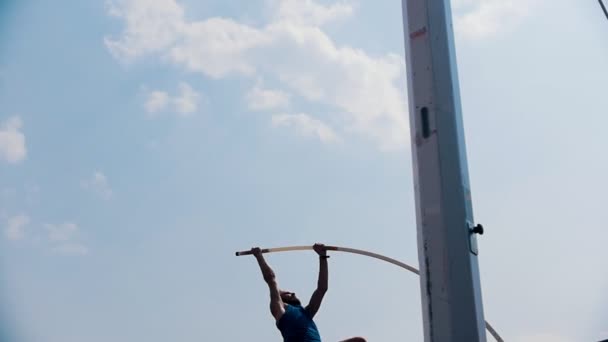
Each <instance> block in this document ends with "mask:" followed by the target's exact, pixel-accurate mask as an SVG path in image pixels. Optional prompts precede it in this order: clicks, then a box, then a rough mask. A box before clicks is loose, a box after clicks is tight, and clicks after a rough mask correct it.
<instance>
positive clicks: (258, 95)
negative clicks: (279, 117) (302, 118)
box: [246, 84, 289, 110]
mask: <svg viewBox="0 0 608 342" xmlns="http://www.w3.org/2000/svg"><path fill="white" fill-rule="evenodd" d="M246 98H247V104H248V106H249V109H251V110H268V109H278V108H286V107H288V106H289V94H288V93H286V92H284V91H282V90H272V89H264V88H262V87H261V86H260V85H259V84H257V85H256V86H255V87H253V88H252V89H251V90H249V92H247V95H246Z"/></svg>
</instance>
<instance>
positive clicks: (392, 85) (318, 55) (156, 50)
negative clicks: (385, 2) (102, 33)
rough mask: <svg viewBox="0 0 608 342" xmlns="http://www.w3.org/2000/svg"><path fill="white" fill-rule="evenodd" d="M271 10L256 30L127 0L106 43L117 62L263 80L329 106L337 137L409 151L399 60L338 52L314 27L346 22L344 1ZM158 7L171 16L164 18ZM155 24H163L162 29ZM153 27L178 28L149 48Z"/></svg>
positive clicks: (168, 2)
mask: <svg viewBox="0 0 608 342" xmlns="http://www.w3.org/2000/svg"><path fill="white" fill-rule="evenodd" d="M271 3H272V4H275V6H274V10H275V15H274V16H272V17H273V18H274V19H273V20H272V21H271V22H269V23H268V24H267V25H265V26H264V27H261V28H258V27H253V26H249V25H246V24H242V23H239V22H236V21H234V20H232V19H226V18H209V19H206V20H200V21H186V20H185V19H184V17H183V15H182V14H179V13H182V12H183V10H181V7H180V6H179V4H177V2H175V1H174V0H156V1H154V4H153V5H148V2H145V1H141V0H131V1H127V0H125V1H122V2H121V3H120V4H119V5H116V8H112V13H111V14H114V15H115V13H119V14H120V15H118V16H119V17H120V18H123V19H124V22H125V25H126V28H125V30H124V31H123V33H122V35H121V36H120V37H119V38H118V39H115V40H111V39H106V41H107V42H111V44H110V45H108V47H109V48H110V50H111V51H112V52H113V54H114V55H115V56H116V57H118V58H119V59H129V60H134V58H135V57H140V56H158V57H159V59H160V60H161V61H168V62H170V63H172V64H174V65H176V66H178V67H181V68H184V69H185V70H188V71H192V72H200V73H202V74H204V75H206V76H208V77H211V78H215V79H219V78H223V77H227V76H228V75H241V76H244V77H256V78H260V77H262V76H261V75H264V76H263V77H266V75H268V77H271V78H274V79H278V80H279V81H280V82H281V84H282V86H284V87H286V88H288V89H289V90H290V91H291V92H293V94H294V96H300V97H302V98H303V99H304V100H307V101H310V102H312V103H315V104H323V105H327V106H329V107H330V110H328V111H327V112H331V113H338V114H337V117H336V118H332V120H331V121H332V122H337V123H339V128H341V129H342V130H345V131H349V132H354V133H357V134H360V135H361V136H363V137H366V138H368V139H371V140H372V141H374V142H375V143H377V144H378V145H379V146H380V147H382V148H392V147H404V146H405V145H407V142H408V141H409V133H408V126H409V121H408V119H407V100H406V96H405V94H406V92H405V87H404V86H405V82H404V76H405V63H404V60H403V58H402V57H400V56H398V55H394V54H386V55H383V56H371V55H369V54H368V53H366V52H365V51H363V50H361V49H355V48H351V47H348V46H338V45H337V44H336V43H335V42H334V41H333V40H332V39H331V38H330V37H329V36H328V35H327V34H326V33H325V32H324V31H323V30H322V29H321V28H320V27H319V25H321V24H323V23H327V22H329V21H331V20H336V19H339V18H344V17H346V16H349V15H350V14H351V13H352V11H353V9H352V7H351V6H349V5H348V4H346V3H345V2H341V3H338V4H336V5H332V6H322V5H319V4H317V3H316V2H313V1H301V0H298V1H296V0H293V1H292V0H283V1H281V2H276V1H271ZM161 4H162V5H161ZM276 4H278V5H276ZM163 8H170V9H172V10H171V11H170V14H169V15H168V16H167V17H163V13H162V10H163ZM176 8H179V9H180V10H179V11H178V10H176ZM178 14H179V15H178ZM132 18H137V20H135V19H132ZM159 18H163V19H162V20H164V21H163V22H162V23H159V21H162V20H161V19H159ZM287 18H291V19H290V20H287ZM148 21H149V23H148ZM148 26H149V27H148ZM158 27H169V28H176V29H172V31H171V32H172V33H173V35H172V38H171V39H163V41H164V43H163V44H160V43H159V44H152V43H149V40H150V39H151V38H150V32H154V31H156V30H157V29H158ZM245 97H246V98H247V96H245Z"/></svg>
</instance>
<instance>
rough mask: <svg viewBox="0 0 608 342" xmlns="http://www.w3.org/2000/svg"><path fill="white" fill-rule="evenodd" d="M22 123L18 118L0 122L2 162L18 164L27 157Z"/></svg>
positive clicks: (0, 156)
mask: <svg viewBox="0 0 608 342" xmlns="http://www.w3.org/2000/svg"><path fill="white" fill-rule="evenodd" d="M21 126H22V122H21V119H20V118H19V117H18V116H14V117H11V118H9V119H8V120H6V121H4V122H0V160H4V161H6V162H8V163H12V164H15V163H18V162H20V161H22V160H24V159H25V157H26V156H27V148H26V146H25V135H24V134H23V133H22V132H21Z"/></svg>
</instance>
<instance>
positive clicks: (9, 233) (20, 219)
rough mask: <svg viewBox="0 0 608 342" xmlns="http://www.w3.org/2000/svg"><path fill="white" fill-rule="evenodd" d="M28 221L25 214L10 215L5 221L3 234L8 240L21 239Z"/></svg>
mask: <svg viewBox="0 0 608 342" xmlns="http://www.w3.org/2000/svg"><path fill="white" fill-rule="evenodd" d="M29 223H30V218H29V217H28V216H27V215H23V214H21V215H17V216H13V217H10V218H9V219H7V221H6V228H5V230H4V233H5V236H6V238H7V239H9V240H21V239H23V238H24V237H25V227H26V226H27V225H28V224H29Z"/></svg>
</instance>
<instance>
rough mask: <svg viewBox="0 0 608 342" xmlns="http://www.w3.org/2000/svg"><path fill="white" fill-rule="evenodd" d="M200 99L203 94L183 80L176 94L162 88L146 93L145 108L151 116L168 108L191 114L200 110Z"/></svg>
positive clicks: (183, 114) (178, 112)
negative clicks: (172, 94)
mask: <svg viewBox="0 0 608 342" xmlns="http://www.w3.org/2000/svg"><path fill="white" fill-rule="evenodd" d="M200 101H201V95H200V94H199V93H198V92H197V91H195V90H194V89H193V88H192V86H190V85H189V84H188V83H185V82H181V83H180V84H179V89H178V93H177V94H176V95H175V96H171V95H169V93H167V92H166V91H161V90H152V91H149V92H148V93H147V94H146V100H145V103H144V109H145V110H146V112H147V113H148V114H149V116H150V117H155V116H157V115H158V113H159V112H163V111H167V110H172V111H175V113H177V115H179V116H189V115H191V114H192V113H194V112H196V111H197V110H198V106H199V103H200Z"/></svg>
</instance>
